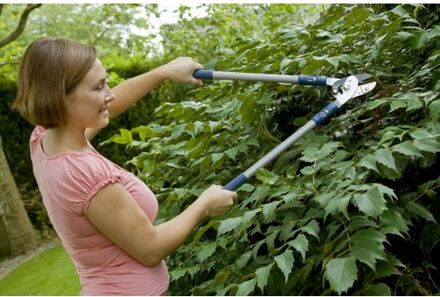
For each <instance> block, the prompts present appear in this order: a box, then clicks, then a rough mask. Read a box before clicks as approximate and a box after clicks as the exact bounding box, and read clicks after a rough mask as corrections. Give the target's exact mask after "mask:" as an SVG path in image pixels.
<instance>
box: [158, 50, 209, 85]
mask: <svg viewBox="0 0 440 297" xmlns="http://www.w3.org/2000/svg"><path fill="white" fill-rule="evenodd" d="M160 68H161V71H162V73H163V76H164V78H165V79H170V80H173V81H175V82H181V83H190V84H193V85H197V86H201V85H203V83H202V81H201V80H200V79H196V78H194V77H193V73H194V71H196V70H199V69H202V68H203V66H202V65H200V64H199V63H196V62H194V61H193V60H192V59H191V58H189V57H179V58H177V59H174V60H172V61H171V62H169V63H167V64H165V65H162V66H161V67H160Z"/></svg>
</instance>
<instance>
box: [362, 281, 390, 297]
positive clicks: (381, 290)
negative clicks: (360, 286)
mask: <svg viewBox="0 0 440 297" xmlns="http://www.w3.org/2000/svg"><path fill="white" fill-rule="evenodd" d="M362 295H363V296H391V295H392V294H391V289H390V287H388V285H387V284H384V283H378V284H374V285H371V286H370V287H368V288H367V289H365V290H363V292H362Z"/></svg>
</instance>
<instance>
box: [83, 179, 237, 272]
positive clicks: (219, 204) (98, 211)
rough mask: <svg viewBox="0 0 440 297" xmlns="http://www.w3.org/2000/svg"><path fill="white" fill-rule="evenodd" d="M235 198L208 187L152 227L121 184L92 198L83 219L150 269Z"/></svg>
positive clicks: (110, 186) (215, 187) (223, 211)
mask: <svg viewBox="0 0 440 297" xmlns="http://www.w3.org/2000/svg"><path fill="white" fill-rule="evenodd" d="M236 197H237V194H236V193H235V192H230V191H227V190H223V189H222V188H221V187H220V186H211V187H210V188H208V189H207V190H206V191H205V192H203V193H202V195H200V197H199V198H198V199H197V200H196V201H194V203H192V204H191V205H190V206H189V207H188V208H187V209H185V210H184V211H183V212H182V213H180V214H179V215H178V216H176V217H174V218H173V219H171V220H169V221H167V222H165V223H163V224H160V225H158V226H154V225H153V224H152V223H151V222H150V220H149V219H148V217H147V216H146V215H145V213H144V212H143V211H142V209H141V208H140V207H139V206H138V204H137V203H136V201H135V200H134V198H133V197H132V196H131V195H130V193H128V192H127V190H125V188H124V187H123V186H122V185H121V184H110V185H108V186H106V187H104V188H103V189H101V190H100V191H99V192H98V194H96V195H95V197H94V198H93V200H92V202H91V203H90V205H89V207H88V210H87V214H86V215H87V217H88V218H89V220H90V221H91V222H92V223H93V224H94V225H95V227H96V228H97V229H98V230H99V231H100V232H102V233H103V234H104V235H105V236H106V237H108V238H109V239H110V240H112V241H113V242H114V243H115V244H117V245H118V246H119V247H120V248H121V249H123V250H124V251H125V252H126V253H127V254H129V255H130V256H132V257H133V258H135V259H136V260H138V261H139V262H140V263H142V264H144V265H145V266H154V265H156V264H157V263H159V262H160V261H162V260H163V259H164V258H165V257H167V256H168V255H169V254H171V253H172V252H173V251H175V250H176V249H177V248H178V247H179V246H180V245H182V244H183V243H184V242H185V239H186V238H187V237H188V235H190V234H191V233H192V231H193V230H194V228H195V227H196V226H197V225H198V224H199V223H200V222H201V221H202V220H203V219H204V218H206V217H209V216H215V215H221V214H224V213H226V211H227V210H228V209H229V208H230V207H231V205H232V204H233V200H234V199H235V198H236Z"/></svg>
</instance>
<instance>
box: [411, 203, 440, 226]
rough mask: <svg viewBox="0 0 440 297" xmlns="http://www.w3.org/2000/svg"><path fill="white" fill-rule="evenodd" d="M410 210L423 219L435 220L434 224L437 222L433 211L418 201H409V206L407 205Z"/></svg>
mask: <svg viewBox="0 0 440 297" xmlns="http://www.w3.org/2000/svg"><path fill="white" fill-rule="evenodd" d="M406 208H407V209H408V210H409V211H410V212H412V213H413V214H416V215H418V216H419V217H421V218H422V219H425V220H427V221H429V222H433V223H434V224H437V221H436V220H435V218H434V216H433V215H432V213H431V212H430V211H429V210H428V209H427V208H426V207H424V206H423V205H421V204H418V203H417V202H414V201H411V202H409V203H408V206H407V207H406Z"/></svg>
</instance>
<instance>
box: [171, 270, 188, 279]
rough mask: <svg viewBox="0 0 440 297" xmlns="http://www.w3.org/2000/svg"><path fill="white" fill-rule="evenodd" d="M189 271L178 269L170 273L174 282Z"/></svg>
mask: <svg viewBox="0 0 440 297" xmlns="http://www.w3.org/2000/svg"><path fill="white" fill-rule="evenodd" d="M187 271H188V269H186V268H176V269H173V270H172V271H171V272H170V276H171V279H172V280H173V281H176V280H178V279H179V278H181V277H184V276H185V274H186V272H187Z"/></svg>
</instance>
